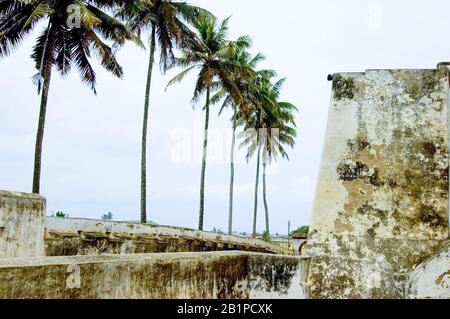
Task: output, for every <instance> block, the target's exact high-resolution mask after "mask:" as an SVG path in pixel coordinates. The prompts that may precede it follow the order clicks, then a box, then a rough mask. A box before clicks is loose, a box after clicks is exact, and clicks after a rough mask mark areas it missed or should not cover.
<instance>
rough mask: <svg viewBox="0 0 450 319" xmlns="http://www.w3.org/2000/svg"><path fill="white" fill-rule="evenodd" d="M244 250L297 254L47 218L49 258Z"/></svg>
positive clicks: (244, 242) (252, 243) (249, 242)
mask: <svg viewBox="0 0 450 319" xmlns="http://www.w3.org/2000/svg"><path fill="white" fill-rule="evenodd" d="M222 250H240V251H251V252H262V253H272V254H285V255H289V254H293V251H290V250H287V249H284V248H283V247H281V246H278V245H274V244H270V243H267V242H264V241H262V240H257V239H252V238H243V237H237V236H228V235H221V234H216V233H209V232H201V231H197V230H192V229H184V228H176V227H167V226H153V225H142V224H130V223H122V222H109V221H100V220H89V219H69V218H56V217H47V219H46V222H45V251H46V255H47V256H71V255H98V254H134V253H163V252H201V251H222Z"/></svg>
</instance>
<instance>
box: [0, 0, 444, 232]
mask: <svg viewBox="0 0 450 319" xmlns="http://www.w3.org/2000/svg"><path fill="white" fill-rule="evenodd" d="M192 3H194V4H198V5H200V6H203V7H205V8H207V9H209V10H210V11H212V12H213V13H215V14H216V15H217V16H218V17H220V18H224V17H227V16H229V15H232V19H231V24H230V25H231V34H230V37H231V38H236V37H237V36H239V35H243V34H247V35H250V36H251V37H252V38H253V42H254V46H253V51H254V52H255V53H256V52H263V53H264V54H265V55H266V57H267V60H266V61H265V62H264V63H262V64H261V67H264V68H273V69H275V70H276V71H277V72H278V73H279V75H280V76H282V77H287V83H286V85H285V87H284V90H283V93H282V98H283V99H284V100H287V101H290V102H293V103H295V104H296V105H298V106H299V108H300V113H299V114H298V115H297V119H298V129H299V137H298V139H297V145H296V147H295V149H294V151H291V152H290V157H291V161H290V162H287V161H285V160H282V161H281V162H280V164H279V167H278V169H277V170H275V172H274V173H273V174H271V175H270V176H268V200H269V207H270V213H271V225H272V227H271V229H272V230H273V232H279V233H286V232H287V223H288V220H291V222H292V228H294V227H297V226H301V225H305V224H309V220H310V217H311V209H312V202H313V200H314V190H315V182H316V178H317V175H318V171H319V165H320V156H321V150H322V144H323V140H324V135H325V126H326V121H327V110H328V104H329V96H330V83H329V82H327V80H326V76H327V74H329V73H334V72H339V71H364V70H365V69H375V68H434V67H435V66H436V64H437V63H438V62H440V61H445V60H449V58H450V47H449V44H448V41H447V39H446V38H447V37H446V36H445V35H446V34H447V31H448V30H450V19H448V12H449V11H450V2H448V1H445V0H432V1H419V0H416V1H412V0H396V1H391V0H386V1H361V0H358V1H356V0H355V1H351V0H339V1H336V0H329V1H326V0H318V1H303V0H302V1H300V0H278V1H269V0H244V1H237V0H228V1H223V0H193V1H192ZM35 37H36V33H35V34H33V36H32V37H30V38H28V40H27V41H25V42H24V44H23V45H22V47H21V48H20V49H19V50H17V51H16V52H15V53H14V54H13V55H12V56H10V57H8V58H6V59H3V60H1V61H0V74H1V77H0V189H5V190H14V191H23V192H28V191H30V190H31V180H32V169H33V156H34V143H35V131H36V127H37V116H38V111H39V97H38V96H37V95H36V89H35V87H34V86H33V84H32V82H31V76H32V75H33V74H34V73H35V70H34V68H33V63H32V61H31V59H30V58H29V55H30V52H31V47H32V45H33V43H34V39H35ZM118 59H119V62H120V63H121V64H122V66H123V67H124V70H125V77H124V79H123V80H118V79H115V78H113V77H112V76H110V75H109V74H107V73H106V72H104V71H103V70H101V68H100V66H99V64H98V63H95V64H94V65H95V68H96V71H97V75H98V86H97V91H98V95H97V96H94V95H93V94H92V93H91V92H90V91H89V89H88V88H87V87H86V86H85V85H83V84H82V83H81V82H80V81H79V79H78V75H77V74H76V72H72V73H71V74H70V75H69V76H68V77H67V78H66V79H61V78H60V77H59V76H56V75H55V76H54V77H53V79H52V83H51V89H50V97H49V104H48V114H47V126H46V131H45V140H44V153H43V167H42V194H43V195H44V196H45V197H47V199H48V214H50V213H51V212H54V211H58V210H63V211H65V212H67V213H69V215H70V216H71V217H88V218H100V217H101V215H102V214H104V213H106V212H108V211H111V212H112V213H113V215H114V218H115V219H117V220H137V219H138V218H139V217H138V216H139V172H140V171H139V169H140V134H141V121H142V109H143V93H144V86H145V75H146V74H145V72H146V69H147V59H148V58H147V53H146V52H145V51H143V50H141V49H138V48H136V47H134V46H132V45H127V46H126V47H125V48H124V49H122V50H121V51H120V52H119V53H118ZM156 71H157V72H155V73H154V80H153V88H152V96H151V106H150V131H149V134H150V135H149V144H148V147H149V152H148V157H149V170H150V171H149V219H151V220H153V221H155V222H157V223H160V224H166V225H175V226H183V227H194V228H195V227H196V226H197V218H198V216H197V215H198V201H199V200H198V188H199V175H200V161H199V160H198V159H199V158H200V156H201V154H200V153H201V147H200V145H201V138H202V134H201V127H202V125H203V113H202V112H201V110H200V107H197V108H196V109H195V110H193V108H192V105H191V104H190V102H189V101H190V99H191V96H192V91H193V86H194V82H193V81H194V79H195V78H194V77H193V76H192V77H190V78H187V79H186V80H185V81H183V82H182V83H181V84H179V85H177V86H175V87H173V88H171V89H169V90H168V91H167V92H164V88H165V86H166V84H167V81H168V80H169V79H170V76H171V75H174V74H175V71H174V72H170V74H168V75H166V76H162V75H160V74H159V72H158V70H156ZM217 111H218V108H216V109H215V110H213V112H212V117H211V126H212V132H211V138H212V141H211V143H212V149H211V153H210V158H209V159H210V161H211V163H210V164H209V166H208V167H207V180H206V215H205V227H206V228H207V229H212V228H213V227H216V228H221V229H223V230H226V228H227V227H226V225H227V216H228V181H229V166H228V163H227V160H228V157H229V155H228V151H227V149H226V147H225V146H223V144H224V142H223V141H224V139H225V138H226V139H227V140H229V132H228V131H227V128H228V127H229V125H230V124H229V118H230V113H224V114H223V115H222V116H221V118H217V116H216V114H217ZM180 134H182V135H183V138H182V139H180V136H181V135H180ZM180 143H181V145H182V146H183V147H185V149H190V150H191V151H192V152H191V154H190V155H191V156H188V159H189V158H192V160H189V161H188V162H184V163H179V161H178V160H177V157H176V156H175V155H174V153H176V152H177V151H178V150H179V149H180V148H179V147H180ZM187 155H189V154H187ZM254 175H255V165H254V163H250V164H245V163H244V162H243V161H242V159H241V163H240V164H239V165H237V168H236V186H235V189H236V198H235V219H234V220H235V229H236V230H239V231H247V232H250V231H251V223H252V211H253V184H254ZM261 196H262V194H261ZM261 196H260V197H261ZM259 207H260V209H259V217H260V218H259V222H258V230H262V229H263V228H264V218H263V213H264V211H263V206H262V202H260V206H259Z"/></svg>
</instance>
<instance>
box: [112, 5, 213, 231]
mask: <svg viewBox="0 0 450 319" xmlns="http://www.w3.org/2000/svg"><path fill="white" fill-rule="evenodd" d="M200 14H204V15H210V16H212V14H210V13H209V12H208V11H206V10H204V9H202V8H199V7H196V6H193V5H190V4H187V3H186V2H181V1H170V0H134V1H126V2H125V4H124V5H123V6H122V7H121V8H120V9H119V10H118V12H117V15H118V16H119V17H121V18H123V19H125V20H127V21H128V23H129V25H130V27H131V29H132V30H133V31H134V32H136V33H137V34H139V35H140V34H141V33H142V32H143V31H148V32H149V33H150V53H149V61H148V70H147V81H146V86H145V99H144V116H143V125H142V141H141V201H140V206H141V222H142V223H146V222H147V135H148V118H149V105H150V89H151V83H152V73H153V64H154V61H155V51H156V47H157V46H158V48H159V50H160V51H161V56H160V66H161V69H162V70H163V72H165V71H167V69H168V67H169V65H171V64H172V63H173V61H174V54H173V48H174V47H175V46H176V45H177V44H179V43H180V42H181V41H183V40H184V39H186V38H189V37H192V32H191V31H190V30H189V28H188V27H187V25H186V22H187V23H192V22H193V21H196V20H197V19H198V17H199V15H200Z"/></svg>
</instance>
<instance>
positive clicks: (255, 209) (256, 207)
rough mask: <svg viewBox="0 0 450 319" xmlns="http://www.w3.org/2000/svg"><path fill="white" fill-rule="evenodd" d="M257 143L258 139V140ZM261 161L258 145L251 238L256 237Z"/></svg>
mask: <svg viewBox="0 0 450 319" xmlns="http://www.w3.org/2000/svg"><path fill="white" fill-rule="evenodd" d="M258 143H259V138H258ZM260 159H261V144H259V145H258V159H257V161H256V181H255V203H254V209H253V238H255V237H256V219H257V216H258V186H259V163H260Z"/></svg>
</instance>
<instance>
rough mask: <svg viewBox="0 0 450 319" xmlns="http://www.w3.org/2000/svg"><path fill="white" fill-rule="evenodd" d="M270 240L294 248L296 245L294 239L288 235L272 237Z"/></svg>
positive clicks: (284, 246) (287, 247)
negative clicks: (293, 243) (293, 242)
mask: <svg viewBox="0 0 450 319" xmlns="http://www.w3.org/2000/svg"><path fill="white" fill-rule="evenodd" d="M270 241H271V242H272V243H273V244H276V245H279V246H281V247H283V248H286V249H289V250H293V249H294V246H293V245H292V241H291V240H290V239H289V238H288V237H272V238H271V239H270Z"/></svg>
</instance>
